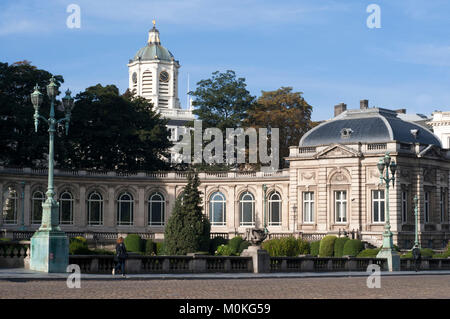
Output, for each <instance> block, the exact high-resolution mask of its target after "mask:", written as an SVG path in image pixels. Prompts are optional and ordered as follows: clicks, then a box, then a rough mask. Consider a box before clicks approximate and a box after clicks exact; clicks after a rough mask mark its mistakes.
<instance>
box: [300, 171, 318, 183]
mask: <svg viewBox="0 0 450 319" xmlns="http://www.w3.org/2000/svg"><path fill="white" fill-rule="evenodd" d="M315 179H316V172H315V171H303V172H301V173H300V180H301V181H311V182H314V181H315Z"/></svg>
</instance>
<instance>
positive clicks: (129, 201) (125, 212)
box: [117, 192, 133, 225]
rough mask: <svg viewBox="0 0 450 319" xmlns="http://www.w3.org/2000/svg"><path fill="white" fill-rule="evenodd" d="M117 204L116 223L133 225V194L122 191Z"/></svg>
mask: <svg viewBox="0 0 450 319" xmlns="http://www.w3.org/2000/svg"><path fill="white" fill-rule="evenodd" d="M117 204H118V205H117V206H118V207H117V225H133V196H131V194H129V193H126V192H125V193H122V194H120V195H119V198H118V200H117Z"/></svg>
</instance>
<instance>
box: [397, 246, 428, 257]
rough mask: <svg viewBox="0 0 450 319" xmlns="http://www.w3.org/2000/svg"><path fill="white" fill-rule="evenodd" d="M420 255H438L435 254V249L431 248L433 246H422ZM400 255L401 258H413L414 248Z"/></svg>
mask: <svg viewBox="0 0 450 319" xmlns="http://www.w3.org/2000/svg"><path fill="white" fill-rule="evenodd" d="M420 256H421V257H422V258H428V257H433V256H436V255H435V253H434V251H433V249H431V248H421V249H420ZM400 257H401V258H413V254H412V250H410V251H408V252H407V253H406V254H403V255H401V256H400ZM435 258H436V257H435Z"/></svg>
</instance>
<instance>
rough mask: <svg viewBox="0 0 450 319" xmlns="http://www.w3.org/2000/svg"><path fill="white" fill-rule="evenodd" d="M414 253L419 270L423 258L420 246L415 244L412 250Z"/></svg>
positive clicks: (416, 266)
mask: <svg viewBox="0 0 450 319" xmlns="http://www.w3.org/2000/svg"><path fill="white" fill-rule="evenodd" d="M412 255H413V258H414V268H415V270H416V271H419V266H420V262H421V260H422V254H421V253H420V248H419V247H418V246H417V245H415V246H414V248H413V250H412Z"/></svg>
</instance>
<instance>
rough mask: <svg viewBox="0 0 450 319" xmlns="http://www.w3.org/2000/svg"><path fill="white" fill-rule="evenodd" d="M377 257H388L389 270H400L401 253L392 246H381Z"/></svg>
mask: <svg viewBox="0 0 450 319" xmlns="http://www.w3.org/2000/svg"><path fill="white" fill-rule="evenodd" d="M377 258H386V259H387V264H388V269H387V270H388V271H400V255H399V254H398V253H397V252H396V251H395V250H392V249H390V248H381V250H380V252H379V253H378V254H377Z"/></svg>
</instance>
